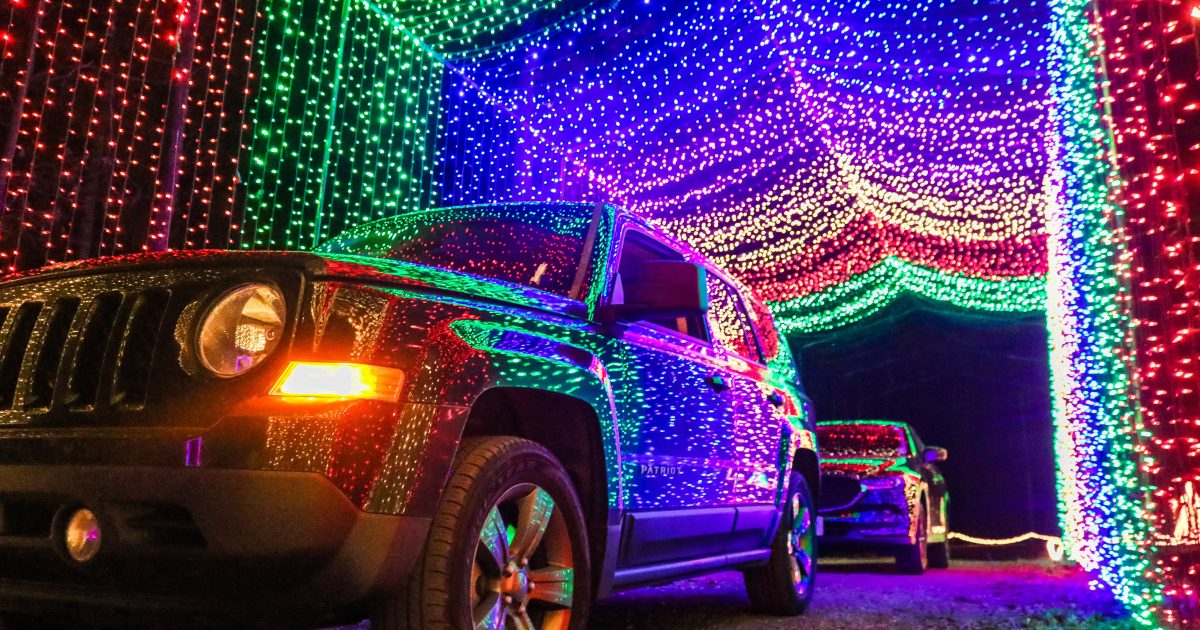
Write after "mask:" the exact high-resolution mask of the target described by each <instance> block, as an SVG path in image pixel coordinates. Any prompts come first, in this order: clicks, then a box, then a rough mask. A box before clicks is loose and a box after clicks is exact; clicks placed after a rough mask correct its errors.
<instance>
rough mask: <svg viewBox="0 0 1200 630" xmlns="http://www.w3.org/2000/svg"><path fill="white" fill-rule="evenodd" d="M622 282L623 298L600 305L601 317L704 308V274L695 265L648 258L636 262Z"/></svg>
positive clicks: (635, 316) (678, 313) (694, 312)
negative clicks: (634, 271)
mask: <svg viewBox="0 0 1200 630" xmlns="http://www.w3.org/2000/svg"><path fill="white" fill-rule="evenodd" d="M622 283H623V286H622V288H623V293H624V301H623V302H622V303H621V304H611V305H609V306H607V307H605V308H604V309H601V312H600V313H598V315H599V317H600V320H601V321H603V322H606V323H612V322H616V321H620V320H625V321H636V320H638V319H647V318H670V317H689V316H692V315H703V314H704V313H707V312H708V274H707V273H706V272H705V271H704V267H701V266H699V265H694V264H692V263H690V262H683V261H678V260H651V261H648V262H645V263H643V264H642V265H641V266H640V268H639V269H638V274H637V276H634V277H630V278H622Z"/></svg>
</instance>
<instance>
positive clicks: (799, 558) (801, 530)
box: [788, 494, 816, 596]
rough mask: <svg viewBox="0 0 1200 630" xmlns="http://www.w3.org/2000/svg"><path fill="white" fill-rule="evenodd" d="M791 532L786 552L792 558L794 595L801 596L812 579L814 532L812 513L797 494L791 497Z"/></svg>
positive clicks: (806, 590)
mask: <svg viewBox="0 0 1200 630" xmlns="http://www.w3.org/2000/svg"><path fill="white" fill-rule="evenodd" d="M792 514H794V515H795V517H794V518H793V519H792V531H791V535H790V536H788V551H789V552H790V553H791V556H792V583H793V584H794V585H795V587H796V593H798V594H799V595H801V596H803V595H804V594H805V593H807V592H808V589H809V587H810V586H811V584H812V578H813V556H814V554H813V550H814V548H815V546H816V532H815V531H814V530H813V523H812V521H813V519H812V511H811V510H810V509H809V506H808V505H807V504H806V503H805V502H804V500H803V499H802V498H801V496H800V495H799V494H796V495H794V496H793V497H792Z"/></svg>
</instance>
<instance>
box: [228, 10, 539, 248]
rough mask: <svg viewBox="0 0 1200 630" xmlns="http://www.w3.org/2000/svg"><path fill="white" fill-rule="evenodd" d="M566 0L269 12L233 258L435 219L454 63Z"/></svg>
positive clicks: (258, 58)
mask: <svg viewBox="0 0 1200 630" xmlns="http://www.w3.org/2000/svg"><path fill="white" fill-rule="evenodd" d="M556 6H557V1H556V0H488V1H486V2H479V3H462V2H421V3H416V2H402V1H399V0H390V1H387V2H379V3H376V2H371V1H370V0H342V1H341V2H332V3H326V2H314V1H311V0H266V1H265V2H264V3H263V5H262V17H261V18H260V24H259V25H258V28H257V33H256V40H255V55H254V58H255V68H256V70H257V71H258V72H259V76H260V81H259V88H258V99H257V101H256V104H255V107H254V109H253V110H252V111H251V113H250V116H249V120H248V128H249V129H250V130H251V134H252V135H251V137H250V139H249V141H248V142H247V143H246V149H245V155H244V156H243V159H242V164H243V169H244V173H243V176H244V183H245V189H246V200H245V210H244V216H245V222H244V225H243V226H242V227H241V229H240V231H235V233H236V237H235V241H236V242H235V243H234V245H235V246H237V247H240V248H244V249H304V248H309V247H312V246H314V245H316V244H317V243H319V242H321V241H322V240H324V239H326V238H328V237H329V236H331V235H333V234H337V233H339V232H341V231H342V230H343V229H345V228H347V227H350V226H354V225H359V224H361V223H365V222H368V221H372V220H375V219H379V218H382V217H386V216H393V215H396V214H403V213H405V212H412V211H417V210H422V209H426V208H430V207H436V206H437V205H438V204H439V197H438V192H437V189H436V187H435V186H434V185H433V174H434V171H435V169H436V166H437V157H436V148H435V144H436V142H437V139H438V138H439V135H440V128H441V125H442V124H444V122H443V120H442V119H441V118H440V117H439V115H438V114H439V111H440V110H439V107H440V102H441V90H442V85H443V80H442V76H443V73H444V72H445V65H444V58H443V56H442V51H451V50H462V49H469V47H470V46H471V45H472V42H474V41H475V40H477V39H479V40H480V41H482V42H483V43H488V42H491V41H492V39H490V38H493V37H494V36H496V34H497V33H501V32H503V31H505V30H506V29H512V28H516V27H518V26H520V25H522V24H523V23H524V22H526V21H527V20H529V19H530V18H531V16H534V15H536V14H538V13H539V12H543V11H548V10H551V9H553V8H554V7H556Z"/></svg>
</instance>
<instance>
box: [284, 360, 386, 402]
mask: <svg viewBox="0 0 1200 630" xmlns="http://www.w3.org/2000/svg"><path fill="white" fill-rule="evenodd" d="M403 384H404V372H401V371H400V370H397V369H395V368H386V367H379V366H377V365H363V364H361V363H309V362H306V361H293V362H292V363H291V364H290V365H288V367H287V369H286V370H284V372H283V375H282V376H280V377H279V380H278V381H276V383H275V387H274V388H273V389H271V395H272V396H287V397H290V398H322V399H349V398H357V399H365V400H384V401H387V402H396V401H397V400H399V399H400V387H401V386H402V385H403Z"/></svg>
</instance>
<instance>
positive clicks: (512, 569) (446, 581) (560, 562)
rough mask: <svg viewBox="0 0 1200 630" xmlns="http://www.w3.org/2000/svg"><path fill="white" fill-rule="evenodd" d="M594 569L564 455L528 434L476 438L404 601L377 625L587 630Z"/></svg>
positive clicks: (385, 609) (386, 609)
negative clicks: (562, 462) (558, 456)
mask: <svg viewBox="0 0 1200 630" xmlns="http://www.w3.org/2000/svg"><path fill="white" fill-rule="evenodd" d="M589 566H590V564H589V561H588V547H587V540H586V528H585V527H584V521H583V514H582V512H581V510H580V507H579V499H578V498H577V497H576V495H575V490H574V487H573V486H572V484H571V481H570V479H569V478H568V477H567V474H566V473H565V472H564V471H563V469H562V466H561V465H560V464H559V463H558V460H556V459H555V458H554V456H553V455H552V454H550V452H549V451H547V450H546V449H544V448H542V447H541V446H539V445H538V444H535V443H533V442H530V441H528V440H523V439H519V438H512V437H498V438H495V437H493V438H470V439H467V440H464V441H463V443H462V445H461V447H460V449H459V455H458V457H457V458H456V459H455V463H454V469H453V473H452V476H451V479H450V483H449V484H448V485H447V487H446V492H445V494H444V495H443V497H442V501H441V504H440V506H439V509H438V513H437V515H436V516H435V517H434V520H433V524H432V526H431V529H430V532H429V536H428V538H427V540H426V543H425V549H424V552H423V555H422V558H421V562H420V564H419V566H418V567H417V569H416V571H415V572H414V574H413V576H412V577H411V579H410V580H409V584H408V588H407V591H408V592H407V597H406V598H399V597H397V598H393V599H390V600H388V601H385V602H383V603H382V604H381V605H380V606H379V610H378V611H377V612H376V614H375V615H374V616H373V617H372V620H371V627H372V628H375V629H383V630H395V629H399V628H421V629H429V630H462V629H467V628H472V629H479V630H485V629H486V630H499V629H501V628H511V629H518V630H535V629H537V630H571V629H574V628H582V627H584V625H585V623H586V616H587V611H588V604H589V601H588V600H589V595H590V593H591V584H590V575H589V571H588V567H589ZM403 599H407V601H403ZM402 604H407V606H403V605H402Z"/></svg>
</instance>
